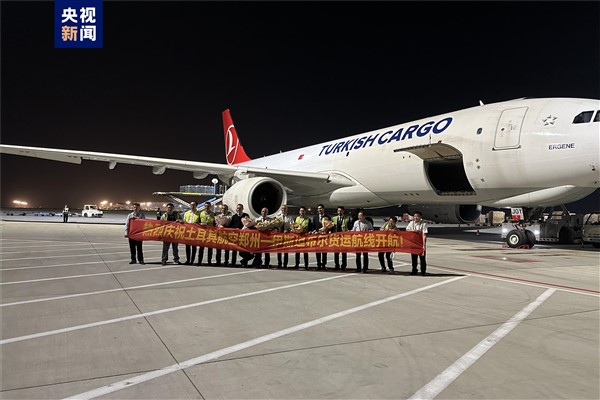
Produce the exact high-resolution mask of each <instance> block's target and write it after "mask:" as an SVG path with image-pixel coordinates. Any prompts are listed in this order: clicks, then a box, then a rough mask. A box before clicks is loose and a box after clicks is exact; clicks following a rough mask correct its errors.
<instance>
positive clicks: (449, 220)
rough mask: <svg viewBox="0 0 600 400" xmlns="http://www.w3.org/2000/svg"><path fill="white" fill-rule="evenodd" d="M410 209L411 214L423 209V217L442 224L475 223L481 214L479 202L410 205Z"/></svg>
mask: <svg viewBox="0 0 600 400" xmlns="http://www.w3.org/2000/svg"><path fill="white" fill-rule="evenodd" d="M409 209H410V212H409V213H410V214H412V213H414V212H415V211H421V212H422V213H423V219H426V220H428V221H433V222H438V223H441V224H473V223H475V222H476V221H477V219H478V218H479V216H480V215H481V206H480V205H477V204H460V205H443V204H439V205H438V204H428V205H419V206H409Z"/></svg>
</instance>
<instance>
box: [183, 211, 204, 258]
mask: <svg viewBox="0 0 600 400" xmlns="http://www.w3.org/2000/svg"><path fill="white" fill-rule="evenodd" d="M196 207H198V203H196V202H195V201H190V209H189V210H187V211H186V212H185V213H184V214H183V222H187V223H190V224H198V223H200V211H198V210H197V209H196ZM196 250H197V247H196V246H192V245H190V244H186V245H185V265H192V264H194V259H195V258H196Z"/></svg>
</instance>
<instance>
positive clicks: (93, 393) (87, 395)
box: [67, 275, 465, 399]
mask: <svg viewBox="0 0 600 400" xmlns="http://www.w3.org/2000/svg"><path fill="white" fill-rule="evenodd" d="M342 276H354V275H342ZM463 278H465V277H464V276H459V277H456V278H452V279H449V280H447V281H443V282H438V283H435V284H433V285H429V286H424V287H422V288H419V289H415V290H411V291H409V292H405V293H400V294H397V295H394V296H390V297H386V298H385V299H381V300H376V301H373V302H371V303H367V304H363V305H362V306H358V307H353V308H350V309H347V310H344V311H340V312H337V313H334V314H330V315H327V316H324V317H321V318H317V319H314V320H312V321H308V322H305V323H302V324H299V325H295V326H292V327H290V328H286V329H282V330H280V331H277V332H273V333H269V334H267V335H264V336H260V337H257V338H255V339H251V340H248V341H245V342H242V343H238V344H236V345H233V346H229V347H225V348H223V349H220V350H217V351H213V352H212V353H208V354H204V355H202V356H199V357H196V358H192V359H189V360H187V361H183V362H181V363H177V364H173V365H169V366H167V367H164V368H161V369H159V370H155V371H151V372H147V373H145V374H141V375H138V376H134V377H132V378H129V379H125V380H122V381H119V382H115V383H112V384H110V385H107V386H103V387H100V388H98V389H93V390H90V391H87V392H84V393H80V394H76V395H74V396H71V397H67V399H94V398H96V397H100V396H104V395H106V394H109V393H113V392H116V391H118V390H121V389H126V388H128V387H131V386H134V385H139V384H140V383H143V382H147V381H149V380H152V379H155V378H159V377H161V376H164V375H168V374H171V373H173V372H177V371H179V370H182V369H185V368H189V367H193V366H195V365H198V364H202V363H205V362H207V361H210V360H214V359H216V358H219V357H222V356H225V355H228V354H231V353H235V352H237V351H240V350H244V349H247V348H249V347H252V346H256V345H258V344H261V343H265V342H268V341H270V340H273V339H277V338H280V337H282V336H285V335H289V334H291V333H295V332H299V331H301V330H304V329H308V328H312V327H314V326H317V325H321V324H324V323H325V322H329V321H333V320H334V319H338V318H342V317H345V316H347V315H350V314H353V313H356V312H359V311H363V310H366V309H369V308H372V307H375V306H378V305H381V304H384V303H388V302H390V301H394V300H397V299H400V298H402V297H406V296H410V295H412V294H415V293H419V292H422V291H425V290H428V289H432V288H434V287H437V286H441V285H445V284H447V283H450V282H454V281H456V280H459V279H463Z"/></svg>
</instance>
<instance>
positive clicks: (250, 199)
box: [223, 177, 287, 218]
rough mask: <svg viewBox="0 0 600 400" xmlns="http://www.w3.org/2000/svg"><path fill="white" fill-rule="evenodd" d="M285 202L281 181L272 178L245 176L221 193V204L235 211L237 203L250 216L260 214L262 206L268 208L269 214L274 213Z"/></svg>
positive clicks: (285, 195)
mask: <svg viewBox="0 0 600 400" xmlns="http://www.w3.org/2000/svg"><path fill="white" fill-rule="evenodd" d="M286 202H287V193H286V191H285V188H284V187H283V185H282V184H281V183H279V182H278V181H276V180H275V179H273V178H264V177H260V178H247V179H242V180H240V181H238V182H236V183H235V184H234V185H233V186H231V187H230V188H229V189H227V191H226V192H225V193H224V194H223V204H227V205H228V206H229V209H230V210H232V211H233V212H235V207H236V205H238V204H242V205H243V206H244V212H246V213H248V215H250V217H252V218H257V217H259V216H260V210H261V209H262V208H263V207H267V208H268V209H269V215H275V214H277V213H278V212H279V209H280V208H281V206H282V205H283V204H286Z"/></svg>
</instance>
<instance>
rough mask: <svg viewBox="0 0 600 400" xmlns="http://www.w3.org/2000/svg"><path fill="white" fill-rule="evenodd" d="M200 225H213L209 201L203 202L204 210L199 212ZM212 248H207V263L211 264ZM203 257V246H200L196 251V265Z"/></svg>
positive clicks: (213, 219)
mask: <svg viewBox="0 0 600 400" xmlns="http://www.w3.org/2000/svg"><path fill="white" fill-rule="evenodd" d="M200 225H203V226H215V212H214V211H213V209H212V204H211V203H210V201H207V202H206V203H204V210H202V211H201V212H200ZM212 256H213V249H212V247H209V248H208V265H212ZM203 258H204V247H200V249H199V251H198V264H196V265H197V266H198V267H199V266H200V265H202V259H203Z"/></svg>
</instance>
